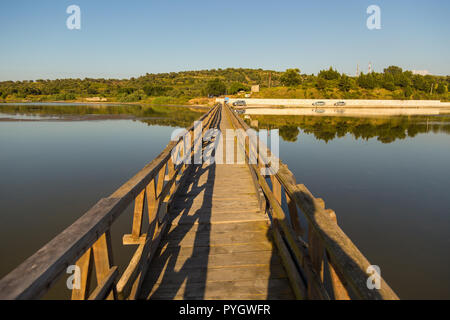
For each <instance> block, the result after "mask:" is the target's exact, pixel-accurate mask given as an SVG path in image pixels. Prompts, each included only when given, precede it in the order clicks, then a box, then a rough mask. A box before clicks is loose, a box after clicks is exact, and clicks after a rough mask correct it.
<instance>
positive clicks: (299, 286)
mask: <svg viewBox="0 0 450 320" xmlns="http://www.w3.org/2000/svg"><path fill="white" fill-rule="evenodd" d="M226 110H227V112H228V114H229V116H230V119H231V121H232V123H233V126H234V127H235V128H236V129H242V130H238V131H239V132H238V135H237V138H236V140H238V141H237V144H238V145H241V147H242V148H243V149H244V150H245V155H246V159H247V161H248V163H249V167H250V169H251V172H252V175H253V177H254V181H255V185H256V187H257V188H258V189H259V190H260V193H261V195H260V198H261V199H262V200H263V201H262V202H261V207H262V209H263V210H264V211H266V212H267V213H268V214H269V216H270V218H271V221H272V226H273V228H272V229H273V240H274V242H275V244H276V246H277V248H278V251H279V254H280V256H281V258H282V261H283V265H284V266H285V269H286V271H287V273H288V277H289V280H290V283H291V285H292V287H293V290H294V293H295V295H296V297H297V298H299V299H337V300H348V299H375V300H376V299H386V300H391V299H398V297H397V295H396V294H395V293H394V292H393V291H392V289H391V288H390V287H389V285H388V284H387V283H386V282H385V281H384V280H383V278H382V277H380V281H381V287H380V289H376V288H373V286H368V279H369V277H370V276H371V274H370V273H368V271H370V269H369V270H368V268H369V266H370V265H371V264H370V263H369V261H368V260H367V259H366V258H365V257H364V255H363V254H362V253H361V252H360V251H359V250H358V248H357V247H356V246H355V245H354V244H353V242H352V241H351V240H350V238H349V237H348V236H347V235H346V234H345V233H344V232H343V231H342V229H341V228H339V226H338V224H337V219H336V214H335V212H334V211H333V210H331V209H326V208H325V203H324V201H323V200H322V199H319V198H315V197H314V196H313V195H312V194H311V192H310V191H309V190H308V189H307V188H306V186H304V185H303V184H297V183H296V180H295V177H294V175H293V174H292V172H291V171H290V170H289V169H288V167H287V165H285V164H283V163H282V161H281V160H280V159H278V158H276V157H274V155H271V154H270V150H269V149H268V148H267V146H266V145H265V144H263V143H262V142H261V141H260V140H259V139H254V138H250V137H249V135H248V134H246V132H247V130H248V129H251V128H250V127H249V126H248V125H247V124H246V123H245V122H244V121H243V120H242V119H241V118H240V117H238V116H237V115H236V114H235V113H234V112H233V111H232V110H231V109H230V108H229V107H228V106H226ZM250 150H252V152H251V153H250ZM261 150H263V151H266V152H267V153H266V152H260V151H261ZM266 154H267V155H266ZM255 155H256V157H257V160H258V161H257V164H254V162H253V161H249V159H250V157H255ZM271 161H278V162H279V166H278V168H279V169H278V171H277V172H272V175H265V174H262V173H261V172H262V171H261V169H265V171H266V170H267V169H268V167H269V166H268V165H267V164H270V162H271ZM252 163H253V164H252ZM263 172H264V171H263ZM269 181H270V183H269ZM300 216H302V219H300ZM302 221H303V222H304V223H303V224H302ZM374 276H375V277H376V276H377V275H374ZM369 281H371V280H369Z"/></svg>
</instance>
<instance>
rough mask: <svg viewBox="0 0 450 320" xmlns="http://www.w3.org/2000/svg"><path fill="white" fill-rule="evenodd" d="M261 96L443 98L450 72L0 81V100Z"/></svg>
mask: <svg viewBox="0 0 450 320" xmlns="http://www.w3.org/2000/svg"><path fill="white" fill-rule="evenodd" d="M252 85H259V86H260V87H261V91H260V92H259V93H254V94H253V95H252V97H257V98H258V97H259V98H346V99H358V98H364V99H367V98H369V99H372V98H373V99H390V98H394V99H441V100H444V101H448V100H449V93H448V88H449V85H450V76H432V75H425V76H422V75H418V74H413V73H412V72H411V71H404V70H402V69H401V68H400V67H397V66H390V67H388V68H386V69H384V71H383V72H382V73H376V72H372V73H368V74H364V73H361V74H360V75H359V76H358V77H354V76H348V75H346V74H343V73H339V72H338V71H337V70H335V69H333V68H332V67H330V68H329V69H327V70H321V71H320V72H319V73H318V74H317V75H314V74H311V75H307V74H302V73H301V71H300V70H299V69H288V70H286V71H285V72H279V71H274V70H263V69H243V68H228V69H213V70H200V71H184V72H171V73H159V74H148V73H147V74H146V75H144V76H141V77H138V78H130V79H92V78H85V79H56V80H44V79H39V80H35V81H33V80H25V81H3V82H0V101H3V102H5V101H6V102H7V101H22V100H27V101H28V100H30V101H60V100H82V99H84V98H89V97H103V98H107V99H108V100H109V101H117V102H155V103H157V102H171V101H172V102H179V103H184V102H187V101H189V100H190V99H193V98H200V97H212V96H221V95H238V96H239V94H240V93H244V92H245V93H248V92H249V91H250V87H251V86H252Z"/></svg>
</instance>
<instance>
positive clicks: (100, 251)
mask: <svg viewBox="0 0 450 320" xmlns="http://www.w3.org/2000/svg"><path fill="white" fill-rule="evenodd" d="M92 253H93V256H94V263H95V274H96V277H97V284H99V285H100V284H101V283H103V282H104V281H106V278H107V277H108V276H110V272H111V267H112V264H113V256H112V248H111V234H110V232H109V231H106V232H105V233H104V234H103V235H101V236H100V238H99V239H98V240H97V241H96V242H95V243H94V245H93V246H92ZM108 299H109V300H114V299H116V291H115V288H113V290H112V292H111V293H110V295H109V296H108Z"/></svg>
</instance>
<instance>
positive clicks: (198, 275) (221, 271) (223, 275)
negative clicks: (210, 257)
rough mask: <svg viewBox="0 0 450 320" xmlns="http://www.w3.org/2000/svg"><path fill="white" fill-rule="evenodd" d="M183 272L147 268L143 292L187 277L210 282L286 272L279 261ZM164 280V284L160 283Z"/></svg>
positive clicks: (275, 276) (281, 276) (276, 276)
mask: <svg viewBox="0 0 450 320" xmlns="http://www.w3.org/2000/svg"><path fill="white" fill-rule="evenodd" d="M183 271H184V272H180V271H177V270H174V269H170V270H169V269H168V268H165V269H164V270H160V269H149V272H148V278H146V280H145V283H144V285H143V287H146V288H144V289H143V291H144V292H145V291H146V290H147V289H148V287H153V286H154V285H165V284H170V285H173V284H177V283H182V282H183V281H185V280H186V278H188V279H189V282H191V283H201V282H205V281H207V282H212V281H236V282H237V281H242V280H256V279H262V280H264V279H266V280H269V279H284V278H286V272H285V270H284V268H283V266H282V265H281V264H280V263H277V264H271V265H245V266H242V265H241V266H226V267H217V268H209V267H208V266H203V267H199V268H186V269H183ZM163 282H164V284H162V283H163Z"/></svg>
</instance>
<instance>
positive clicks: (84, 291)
mask: <svg viewBox="0 0 450 320" xmlns="http://www.w3.org/2000/svg"><path fill="white" fill-rule="evenodd" d="M76 266H77V267H79V268H80V288H79V289H77V288H73V289H72V300H86V299H87V297H88V295H89V287H90V283H91V275H92V249H91V248H89V249H88V250H87V251H86V252H85V253H84V254H83V255H82V256H81V258H80V259H78V261H77V263H76Z"/></svg>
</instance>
